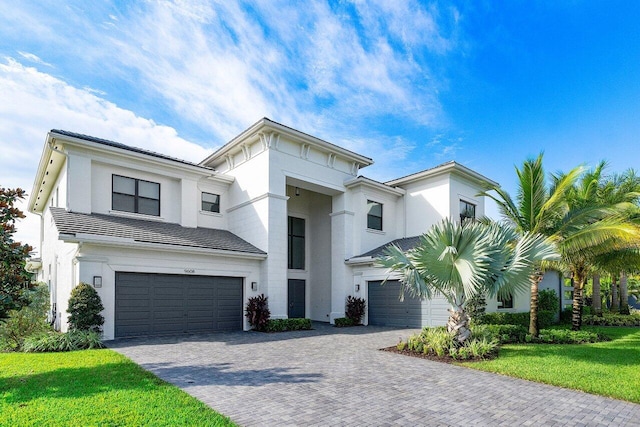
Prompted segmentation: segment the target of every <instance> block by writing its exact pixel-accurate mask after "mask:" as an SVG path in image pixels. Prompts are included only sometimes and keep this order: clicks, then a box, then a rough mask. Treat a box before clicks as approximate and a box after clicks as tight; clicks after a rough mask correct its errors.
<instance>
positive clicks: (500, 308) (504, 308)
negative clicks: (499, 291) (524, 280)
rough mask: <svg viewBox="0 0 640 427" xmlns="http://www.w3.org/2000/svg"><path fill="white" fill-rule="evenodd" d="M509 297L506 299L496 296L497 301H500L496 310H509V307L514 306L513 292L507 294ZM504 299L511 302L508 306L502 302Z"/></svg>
mask: <svg viewBox="0 0 640 427" xmlns="http://www.w3.org/2000/svg"><path fill="white" fill-rule="evenodd" d="M509 297H510V298H509V299H507V300H503V299H502V298H500V297H498V303H500V302H502V304H499V305H498V310H511V309H513V307H514V298H513V294H509ZM505 301H510V302H511V304H510V306H509V307H507V306H505V305H504V302H505Z"/></svg>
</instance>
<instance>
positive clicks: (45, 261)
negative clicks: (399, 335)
mask: <svg viewBox="0 0 640 427" xmlns="http://www.w3.org/2000/svg"><path fill="white" fill-rule="evenodd" d="M372 163H373V160H372V159H370V158H368V157H366V156H363V155H360V154H357V153H354V152H352V151H349V150H347V149H344V148H342V147H339V146H337V145H334V144H331V143H329V142H326V141H323V140H322V139H319V138H316V137H314V136H311V135H308V134H305V133H303V132H300V131H297V130H295V129H292V128H290V127H287V126H284V125H282V124H279V123H276V122H274V121H272V120H269V119H267V118H264V119H262V120H260V121H258V122H257V123H255V124H254V125H253V126H251V127H250V128H248V129H247V130H245V131H244V132H242V133H241V134H240V135H238V136H237V137H235V138H234V139H233V140H231V141H230V142H229V143H227V144H226V145H224V146H223V147H222V148H220V149H219V150H218V151H216V152H215V153H213V154H211V155H210V156H209V157H207V158H206V159H204V160H202V162H200V163H198V164H194V163H190V162H186V161H183V160H179V159H175V158H172V157H168V156H165V155H163V154H159V153H154V152H149V151H146V150H142V149H138V148H135V147H131V146H127V145H124V144H121V143H117V142H113V141H107V140H103V139H99V138H95V137H91V136H86V135H81V134H76V133H71V132H67V131H61V130H52V131H50V132H49V133H48V134H47V138H46V141H45V144H44V149H43V152H42V156H41V159H40V164H39V166H38V171H37V175H36V178H35V183H34V187H33V191H32V193H31V197H30V200H29V205H28V207H29V211H30V212H33V213H35V214H38V215H40V216H41V218H42V221H41V242H40V248H41V268H40V271H39V273H38V274H39V279H40V280H42V281H44V282H46V283H48V284H49V287H50V291H51V301H52V309H53V311H54V312H55V313H56V326H57V327H58V328H59V329H60V330H63V331H64V330H66V328H67V313H66V308H67V301H68V299H69V295H70V292H71V289H72V288H73V287H74V286H75V285H77V284H78V283H79V282H86V283H89V284H92V285H93V286H94V287H95V288H96V290H97V291H98V293H99V294H100V296H101V298H102V301H103V304H104V306H105V310H104V313H103V314H104V317H105V324H104V337H105V339H113V338H121V337H129V336H139V335H156V334H170V333H183V332H201V331H205V332H209V331H219V330H242V329H245V330H246V329H248V328H249V325H248V324H247V322H246V320H245V318H244V315H243V314H244V313H243V310H244V306H245V304H246V301H247V300H248V298H250V297H252V296H255V295H259V294H262V293H264V294H265V295H267V296H268V297H269V307H270V309H271V313H272V317H273V318H287V317H308V318H311V319H312V320H315V321H322V322H333V320H334V319H335V318H338V317H343V316H344V311H345V299H346V297H347V296H348V295H354V296H358V297H362V298H364V299H365V300H367V303H368V309H367V317H366V319H365V323H369V324H377V325H396V326H412V327H420V326H427V325H441V324H444V323H445V321H446V318H447V311H446V309H447V305H446V303H445V301H444V300H439V299H435V300H433V301H420V300H412V299H410V298H406V299H405V300H404V301H403V302H400V301H399V300H398V292H399V288H398V285H397V283H393V282H389V283H388V284H387V285H385V286H380V282H381V281H382V280H383V279H385V277H386V274H385V271H384V270H383V269H380V268H377V267H375V266H374V265H373V261H374V258H375V257H376V256H377V255H378V254H380V253H381V251H382V248H384V247H385V246H386V245H388V244H389V243H390V242H396V243H398V244H399V245H401V246H404V247H410V246H411V245H412V243H415V241H416V238H415V236H418V235H420V234H422V233H424V232H425V231H426V230H427V229H428V228H429V227H430V226H431V225H432V224H434V223H436V222H438V221H440V220H441V219H442V218H444V217H452V218H462V217H480V216H482V215H484V200H483V198H481V197H478V196H477V194H478V192H479V191H480V190H482V189H485V188H486V187H487V185H493V184H495V183H494V182H492V181H491V180H490V179H489V178H486V177H484V176H482V175H480V174H479V173H477V172H474V171H473V170H471V169H469V168H467V167H464V166H462V165H460V164H457V163H455V162H449V163H445V164H442V165H440V166H437V167H434V168H431V169H427V170H424V171H421V172H417V173H412V174H409V175H406V176H403V177H401V178H398V179H394V180H392V181H389V182H385V183H382V182H377V181H375V180H372V179H369V178H366V177H364V176H360V175H359V172H360V170H361V169H363V168H365V167H367V166H369V165H371V164H372ZM502 304H503V305H504V307H502V308H501V309H504V310H513V311H521V310H523V309H524V310H526V309H527V308H528V296H527V295H522V296H519V295H516V296H515V297H514V300H513V301H503V302H502ZM496 309H498V302H497V301H488V310H489V311H491V310H496Z"/></svg>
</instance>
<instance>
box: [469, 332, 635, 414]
mask: <svg viewBox="0 0 640 427" xmlns="http://www.w3.org/2000/svg"><path fill="white" fill-rule="evenodd" d="M583 328H584V329H585V330H590V331H597V332H600V333H602V334H604V335H607V336H608V337H610V338H612V341H608V342H601V343H596V344H580V345H550V344H526V345H505V346H503V347H502V349H501V350H500V356H499V357H498V358H497V359H494V360H489V361H483V362H467V363H461V365H463V366H467V367H469V368H474V369H480V370H483V371H489V372H496V373H499V374H504V375H509V376H512V377H518V378H524V379H527V380H532V381H537V382H542V383H547V384H553V385H557V386H561V387H567V388H572V389H576V390H582V391H585V392H587V393H593V394H599V395H602V396H609V397H613V398H616V399H623V400H628V401H630V402H635V403H640V328H637V327H636V328H622V327H610V328H605V327H583Z"/></svg>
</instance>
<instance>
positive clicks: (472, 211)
mask: <svg viewBox="0 0 640 427" xmlns="http://www.w3.org/2000/svg"><path fill="white" fill-rule="evenodd" d="M467 219H470V220H474V219H476V205H472V204H471V203H469V202H465V201H464V200H460V222H461V223H463V222H464V221H465V220H467Z"/></svg>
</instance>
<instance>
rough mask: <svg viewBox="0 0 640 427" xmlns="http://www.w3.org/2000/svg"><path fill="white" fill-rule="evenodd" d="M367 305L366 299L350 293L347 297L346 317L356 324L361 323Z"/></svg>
mask: <svg viewBox="0 0 640 427" xmlns="http://www.w3.org/2000/svg"><path fill="white" fill-rule="evenodd" d="M366 306H367V304H366V301H365V300H364V299H362V298H356V297H352V296H351V295H349V296H348V297H347V306H346V310H345V316H346V318H347V319H351V321H352V322H353V324H354V325H359V324H360V323H361V322H362V317H363V316H364V311H365V309H366Z"/></svg>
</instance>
